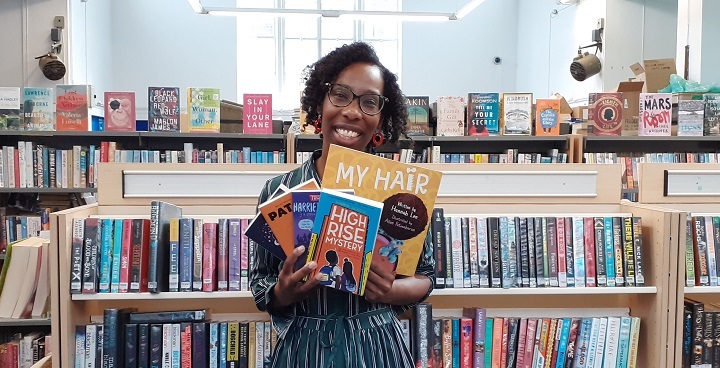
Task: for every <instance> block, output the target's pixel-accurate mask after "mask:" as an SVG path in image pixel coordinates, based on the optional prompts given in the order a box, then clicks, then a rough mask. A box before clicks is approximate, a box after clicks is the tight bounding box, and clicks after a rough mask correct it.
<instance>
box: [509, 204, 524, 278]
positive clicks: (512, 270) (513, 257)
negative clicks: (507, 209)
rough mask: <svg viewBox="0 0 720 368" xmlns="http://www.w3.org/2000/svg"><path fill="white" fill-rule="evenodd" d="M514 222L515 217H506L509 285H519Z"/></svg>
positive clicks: (515, 220) (518, 259)
mask: <svg viewBox="0 0 720 368" xmlns="http://www.w3.org/2000/svg"><path fill="white" fill-rule="evenodd" d="M516 222H517V217H508V218H507V233H508V254H509V255H510V258H508V277H509V281H510V287H519V286H520V282H521V276H520V263H519V262H520V257H519V256H518V249H519V247H518V241H517V231H516Z"/></svg>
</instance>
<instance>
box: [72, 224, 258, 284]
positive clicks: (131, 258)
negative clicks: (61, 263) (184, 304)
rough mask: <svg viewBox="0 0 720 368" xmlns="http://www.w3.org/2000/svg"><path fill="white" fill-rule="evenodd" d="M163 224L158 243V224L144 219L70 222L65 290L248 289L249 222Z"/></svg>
mask: <svg viewBox="0 0 720 368" xmlns="http://www.w3.org/2000/svg"><path fill="white" fill-rule="evenodd" d="M168 222H169V228H168V229H167V230H168V232H166V233H165V234H163V235H161V236H160V238H161V239H160V240H159V241H158V240H157V236H153V235H152V232H153V231H154V229H158V228H159V229H160V231H163V230H162V227H163V226H162V224H160V223H155V222H151V220H148V219H109V218H105V219H97V218H87V219H75V220H74V221H73V244H72V263H71V270H72V274H71V275H72V277H71V280H70V292H71V293H86V294H87V293H90V294H92V293H96V292H100V293H110V292H113V293H127V292H131V293H132V292H147V291H153V292H157V291H247V290H249V288H248V274H249V270H250V269H251V267H252V263H251V262H252V254H253V249H254V247H255V244H254V242H253V241H250V240H248V238H247V237H246V236H244V235H242V230H243V229H245V228H247V224H248V219H239V218H232V219H219V220H218V221H216V222H212V221H203V219H192V218H172V219H168ZM153 224H154V225H153ZM153 237H154V238H155V240H154V241H151V238H153ZM160 243H162V244H160Z"/></svg>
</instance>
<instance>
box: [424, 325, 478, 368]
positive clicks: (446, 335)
mask: <svg viewBox="0 0 720 368" xmlns="http://www.w3.org/2000/svg"><path fill="white" fill-rule="evenodd" d="M442 323H443V329H442V351H443V354H442V357H443V362H444V363H445V365H444V367H452V360H453V351H452V350H453V346H452V320H451V319H449V318H443V320H442ZM411 340H412V339H411ZM486 349H487V346H486Z"/></svg>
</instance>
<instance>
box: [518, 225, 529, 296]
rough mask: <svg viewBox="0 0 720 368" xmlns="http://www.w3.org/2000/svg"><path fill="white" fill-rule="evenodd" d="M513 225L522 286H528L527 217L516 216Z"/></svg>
mask: <svg viewBox="0 0 720 368" xmlns="http://www.w3.org/2000/svg"><path fill="white" fill-rule="evenodd" d="M515 225H516V229H515V234H516V237H517V238H518V239H519V244H520V246H519V247H518V249H519V251H520V253H519V255H520V257H518V259H519V260H520V276H521V282H522V287H530V253H529V251H528V232H527V217H518V218H516V219H515Z"/></svg>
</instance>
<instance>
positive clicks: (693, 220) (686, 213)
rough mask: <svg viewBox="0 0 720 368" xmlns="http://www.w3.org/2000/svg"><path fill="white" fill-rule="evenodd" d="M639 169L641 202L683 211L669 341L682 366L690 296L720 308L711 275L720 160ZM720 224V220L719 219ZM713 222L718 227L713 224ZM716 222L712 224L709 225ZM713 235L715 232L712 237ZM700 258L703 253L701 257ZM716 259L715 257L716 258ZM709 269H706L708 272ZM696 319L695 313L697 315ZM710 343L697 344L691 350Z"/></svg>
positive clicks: (648, 165) (649, 165)
mask: <svg viewBox="0 0 720 368" xmlns="http://www.w3.org/2000/svg"><path fill="white" fill-rule="evenodd" d="M639 169H640V170H641V173H642V176H641V177H640V185H641V188H642V190H640V199H639V201H640V203H642V204H644V205H647V206H654V207H656V208H660V209H664V210H673V211H682V212H681V213H682V221H681V223H680V227H679V229H678V231H677V233H676V234H674V235H673V236H674V237H676V238H677V239H678V242H679V247H678V253H677V254H675V255H674V257H673V258H674V260H675V261H674V262H673V264H672V265H673V266H674V273H675V274H676V275H677V278H676V282H675V283H674V285H673V286H674V287H673V288H672V289H671V292H674V294H675V295H674V299H671V304H675V305H674V306H672V305H671V308H674V309H675V310H676V311H677V312H676V313H675V314H674V315H672V318H671V320H670V321H669V323H670V324H675V326H676V327H675V329H676V331H677V332H676V333H675V335H674V336H673V340H671V341H670V342H669V347H670V350H671V351H672V352H673V353H674V360H673V361H670V362H669V363H674V364H669V365H668V366H676V367H679V366H681V365H682V362H683V344H684V338H685V336H684V333H683V331H684V328H685V327H684V320H683V319H684V318H685V317H687V316H688V314H687V313H686V312H685V309H689V311H690V312H692V308H687V306H686V305H685V300H686V299H689V300H692V301H693V303H695V304H698V303H699V304H703V305H704V306H705V310H707V311H710V312H712V313H715V311H717V310H718V309H717V307H715V305H720V286H717V282H712V281H710V280H711V275H710V274H711V270H712V269H715V272H716V273H717V262H716V260H715V259H713V260H712V261H713V262H712V263H715V264H716V265H715V267H710V264H711V260H710V258H709V257H708V258H705V257H707V255H708V253H709V252H711V251H712V252H713V253H714V254H718V250H720V249H718V247H720V242H718V239H719V238H718V237H719V236H720V235H718V234H719V232H718V228H717V225H716V224H715V223H714V221H717V220H715V219H716V218H717V217H719V216H720V180H719V178H720V164H710V163H704V164H698V163H683V164H671V163H667V164H664V163H644V164H641V165H640V167H639ZM717 223H718V224H720V222H717ZM710 224H712V226H710ZM708 226H710V227H708ZM710 235H713V236H712V237H711V236H710ZM701 254H702V256H703V259H706V260H707V263H705V262H703V264H706V265H707V266H706V267H707V268H705V267H701V264H700V263H699V261H700V258H699V257H700V255H701ZM696 257H698V258H696ZM713 258H715V257H713ZM703 269H705V271H703ZM692 318H695V316H694V315H693V316H692ZM695 349H699V351H703V349H704V347H697V348H691V351H694V350H695Z"/></svg>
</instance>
